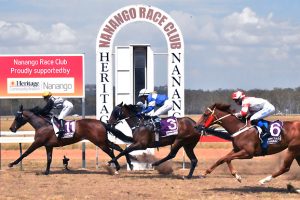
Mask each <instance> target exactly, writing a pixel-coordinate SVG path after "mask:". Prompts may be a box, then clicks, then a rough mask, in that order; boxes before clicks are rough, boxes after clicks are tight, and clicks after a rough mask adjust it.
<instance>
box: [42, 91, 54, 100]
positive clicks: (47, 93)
mask: <svg viewBox="0 0 300 200" xmlns="http://www.w3.org/2000/svg"><path fill="white" fill-rule="evenodd" d="M42 96H43V97H44V98H46V97H51V96H52V93H51V92H50V91H45V92H44V93H43V95H42Z"/></svg>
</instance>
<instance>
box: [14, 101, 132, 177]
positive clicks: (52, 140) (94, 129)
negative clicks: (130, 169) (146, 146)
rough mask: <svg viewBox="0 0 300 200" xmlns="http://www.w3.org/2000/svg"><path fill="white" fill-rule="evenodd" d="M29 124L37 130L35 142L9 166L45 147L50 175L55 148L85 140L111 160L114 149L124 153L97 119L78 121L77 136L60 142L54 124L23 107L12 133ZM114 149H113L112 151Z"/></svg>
mask: <svg viewBox="0 0 300 200" xmlns="http://www.w3.org/2000/svg"><path fill="white" fill-rule="evenodd" d="M27 122H28V123H29V124H30V125H31V126H32V127H33V128H34V129H35V135H34V142H33V143H32V144H31V145H30V147H29V148H28V149H27V150H26V151H25V152H24V154H23V155H21V156H20V157H19V158H18V159H17V160H15V161H14V162H11V163H10V164H9V165H8V166H9V167H13V166H14V165H16V164H18V163H19V162H20V161H21V160H22V159H23V158H25V157H26V156H28V155H29V154H30V153H32V152H33V151H34V150H36V149H37V148H39V147H42V146H45V148H46V152H47V167H46V171H45V174H46V175H48V174H49V172H50V165H51V162H52V151H53V147H60V146H65V145H69V144H73V143H76V142H79V141H81V140H83V139H86V140H89V141H91V142H92V143H94V144H95V145H96V146H98V147H99V148H101V149H102V150H103V151H104V152H105V153H107V154H108V155H109V156H110V157H111V158H114V157H115V156H114V153H113V150H112V149H116V150H118V151H123V149H122V148H121V147H119V146H118V145H116V144H114V143H112V142H110V141H109V140H108V138H107V130H106V128H105V124H103V123H102V122H100V121H99V120H95V119H81V120H77V121H76V125H75V130H76V131H75V134H74V137H73V138H66V139H64V138H62V139H61V140H58V139H57V137H56V135H55V133H54V130H53V126H52V124H50V123H49V122H48V121H47V120H46V119H45V118H44V117H42V116H38V115H35V114H34V112H33V109H32V110H23V106H22V105H21V106H20V108H19V111H18V112H17V114H16V116H15V119H14V121H13V123H12V125H11V126H10V130H11V131H12V132H16V131H17V130H18V129H19V128H20V127H22V126H23V125H25V124H26V123H27ZM111 148H112V149H111ZM126 158H127V162H129V163H128V164H130V165H131V163H130V159H129V157H128V155H126ZM115 166H116V170H117V171H118V170H119V169H120V165H119V163H118V162H115Z"/></svg>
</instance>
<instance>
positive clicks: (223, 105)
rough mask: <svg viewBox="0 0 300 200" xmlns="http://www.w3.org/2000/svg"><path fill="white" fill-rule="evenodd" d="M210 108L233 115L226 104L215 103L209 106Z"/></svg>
mask: <svg viewBox="0 0 300 200" xmlns="http://www.w3.org/2000/svg"><path fill="white" fill-rule="evenodd" d="M211 108H217V109H219V110H221V111H226V112H229V113H233V110H231V109H230V104H226V103H215V104H214V105H212V106H211Z"/></svg>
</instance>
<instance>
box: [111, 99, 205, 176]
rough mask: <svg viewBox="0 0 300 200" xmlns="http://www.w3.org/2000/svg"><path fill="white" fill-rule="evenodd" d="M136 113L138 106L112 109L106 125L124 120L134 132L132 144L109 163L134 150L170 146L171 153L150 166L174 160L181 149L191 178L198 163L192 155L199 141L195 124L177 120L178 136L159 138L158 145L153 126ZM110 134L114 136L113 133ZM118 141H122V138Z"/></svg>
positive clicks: (189, 120) (186, 119)
mask: <svg viewBox="0 0 300 200" xmlns="http://www.w3.org/2000/svg"><path fill="white" fill-rule="evenodd" d="M138 112H139V107H138V106H136V105H126V104H124V105H123V103H121V104H119V105H117V106H116V107H115V108H114V109H113V111H112V113H111V116H110V118H109V120H108V124H111V125H112V126H115V125H116V124H118V123H119V122H120V121H121V120H122V119H125V120H126V122H127V123H128V125H129V126H130V127H131V128H132V129H133V130H134V131H133V142H132V144H130V145H129V146H128V147H127V148H126V149H125V150H124V151H123V152H121V153H120V154H119V155H117V156H116V157H115V158H114V159H112V161H111V162H115V161H116V160H117V159H118V158H120V157H121V156H123V155H125V154H126V153H130V152H131V151H134V150H144V149H146V148H155V147H163V146H167V145H172V146H171V151H170V153H169V154H168V155H167V156H166V157H164V158H162V159H161V160H158V161H156V162H154V163H152V166H158V165H160V164H161V163H163V162H165V161H167V160H169V159H172V158H174V157H175V156H176V154H177V152H178V150H179V149H180V148H181V147H183V148H184V150H185V152H186V154H187V156H188V157H189V159H190V161H191V168H190V171H189V174H188V176H187V178H192V176H193V172H194V170H195V167H196V166H197V162H198V160H197V157H196V156H195V153H194V148H195V146H196V145H197V143H198V142H199V139H200V133H199V132H198V131H197V130H196V129H195V128H194V126H195V124H196V122H195V121H194V120H192V119H191V118H189V117H182V118H177V122H178V134H177V135H171V136H167V137H160V139H159V143H156V142H155V134H154V130H153V125H152V124H149V123H148V121H147V120H145V119H143V118H142V117H137V113H138ZM111 132H112V133H113V134H114V131H111ZM119 135H120V134H119ZM117 137H118V136H117ZM119 139H121V140H122V138H119Z"/></svg>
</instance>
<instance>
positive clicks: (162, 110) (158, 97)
mask: <svg viewBox="0 0 300 200" xmlns="http://www.w3.org/2000/svg"><path fill="white" fill-rule="evenodd" d="M139 98H140V100H141V101H142V102H143V103H144V104H145V106H144V108H143V109H142V111H141V113H140V114H147V113H150V112H151V111H154V109H155V108H156V107H158V109H157V110H156V111H154V112H151V113H150V114H149V115H150V116H153V119H154V121H155V125H156V127H158V128H160V118H159V117H158V116H159V115H162V114H167V112H168V111H169V110H171V109H172V106H173V105H172V102H171V101H170V100H169V99H168V96H167V95H164V94H157V93H155V92H150V91H149V90H147V89H145V88H144V89H142V90H141V91H140V92H139Z"/></svg>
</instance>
